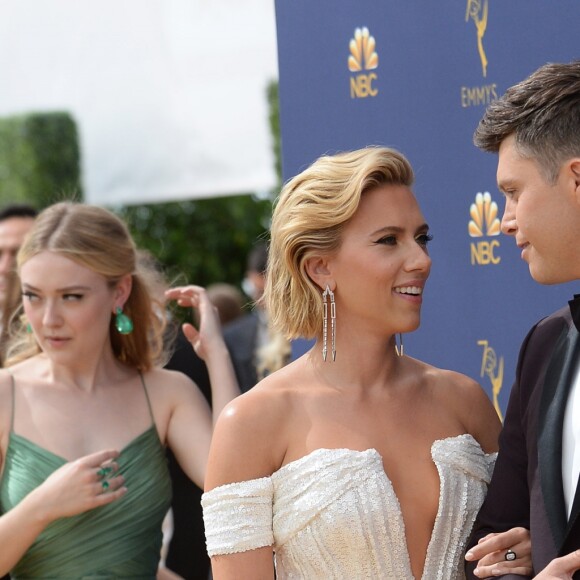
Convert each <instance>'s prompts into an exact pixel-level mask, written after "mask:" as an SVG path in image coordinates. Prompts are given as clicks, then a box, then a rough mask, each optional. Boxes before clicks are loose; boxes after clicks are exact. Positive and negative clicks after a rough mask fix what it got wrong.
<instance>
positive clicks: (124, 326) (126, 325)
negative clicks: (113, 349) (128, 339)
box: [115, 306, 133, 334]
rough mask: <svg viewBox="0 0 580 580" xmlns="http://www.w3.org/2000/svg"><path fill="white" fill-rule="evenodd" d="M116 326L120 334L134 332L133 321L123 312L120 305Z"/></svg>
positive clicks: (116, 315) (116, 316)
mask: <svg viewBox="0 0 580 580" xmlns="http://www.w3.org/2000/svg"><path fill="white" fill-rule="evenodd" d="M115 328H116V329H117V332H118V333H119V334H131V333H132V332H133V321H132V320H131V319H130V318H129V317H128V316H127V315H126V314H123V311H122V310H121V307H120V306H117V313H116V314H115Z"/></svg>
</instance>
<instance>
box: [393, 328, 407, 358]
mask: <svg viewBox="0 0 580 580" xmlns="http://www.w3.org/2000/svg"><path fill="white" fill-rule="evenodd" d="M399 344H400V346H397V337H395V352H396V353H397V356H403V355H404V354H405V347H404V346H403V335H402V334H401V333H400V332H399Z"/></svg>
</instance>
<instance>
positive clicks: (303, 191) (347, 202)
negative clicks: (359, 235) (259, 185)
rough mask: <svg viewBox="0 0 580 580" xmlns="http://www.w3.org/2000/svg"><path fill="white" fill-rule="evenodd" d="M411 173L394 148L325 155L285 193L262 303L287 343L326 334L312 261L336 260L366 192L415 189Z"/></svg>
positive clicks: (274, 231) (274, 224) (275, 226)
mask: <svg viewBox="0 0 580 580" xmlns="http://www.w3.org/2000/svg"><path fill="white" fill-rule="evenodd" d="M413 180H414V175H413V169H412V167H411V165H410V163H409V161H407V159H406V158H405V157H404V156H403V155H402V154H401V153H399V152H398V151H396V150H395V149H390V148H387V147H366V148H364V149H359V150H356V151H350V152H343V153H338V154H336V155H324V156H322V157H320V158H319V159H318V160H317V161H315V162H314V163H313V164H312V165H311V166H310V167H308V168H307V169H306V170H304V171H303V172H302V173H300V174H299V175H297V176H296V177H294V178H293V179H291V180H290V181H289V182H288V183H287V184H286V185H285V186H284V187H283V189H282V191H281V192H280V195H279V197H278V199H277V200H276V205H275V209H274V214H273V216H272V226H271V232H270V249H269V257H268V268H267V280H266V289H265V292H264V297H263V300H264V303H265V305H266V308H267V310H268V313H269V319H270V323H271V324H272V326H273V328H275V329H276V330H278V331H279V332H281V333H282V334H283V335H284V336H286V338H288V339H294V338H299V337H303V338H309V339H311V338H317V337H320V335H321V332H322V323H321V320H322V297H321V291H320V288H319V287H318V286H317V285H316V284H315V283H314V282H313V281H312V280H311V279H310V277H309V276H308V274H307V271H306V263H307V261H308V259H309V258H311V257H313V256H320V255H332V254H333V253H334V252H336V251H337V250H338V248H339V247H340V244H341V235H342V231H343V228H344V226H345V224H346V223H347V222H348V221H349V220H350V218H351V217H352V216H353V215H354V214H355V213H356V211H357V209H358V206H359V203H360V200H361V197H362V196H363V195H364V193H365V192H367V191H369V190H371V189H373V188H375V187H378V186H381V185H405V186H409V187H410V186H411V185H412V184H413Z"/></svg>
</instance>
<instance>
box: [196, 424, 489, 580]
mask: <svg viewBox="0 0 580 580" xmlns="http://www.w3.org/2000/svg"><path fill="white" fill-rule="evenodd" d="M431 457H432V459H433V461H434V463H435V465H436V467H437V470H438V472H439V478H440V493H439V508H438V512H437V517H436V519H435V525H434V527H433V532H432V535H431V540H430V542H429V547H428V549H427V557H426V560H425V568H424V571H423V576H422V579H423V580H456V579H462V578H465V575H464V572H463V553H464V550H465V544H466V542H467V539H468V536H469V533H470V531H471V527H472V526H473V522H474V519H475V516H476V515H477V512H478V510H479V507H480V506H481V503H482V502H483V499H484V497H485V493H486V489H487V484H488V483H489V480H490V478H491V473H492V470H493V465H494V463H495V457H496V454H493V455H486V454H485V453H484V452H483V451H482V449H481V447H480V446H479V444H478V443H477V441H476V440H475V439H474V438H473V437H472V436H471V435H468V434H465V435H460V436H458V437H450V438H447V439H441V440H438V441H435V442H434V443H433V445H432V447H431ZM202 505H203V509H204V521H205V529H206V536H207V547H208V553H209V554H210V556H213V555H217V554H232V553H236V552H243V551H246V550H251V549H255V548H259V547H263V546H269V545H271V546H272V547H273V550H274V551H275V561H276V574H277V578H278V579H279V580H285V579H288V580H290V579H292V580H294V579H309V580H314V579H320V580H322V579H324V580H329V579H347V578H348V579H351V578H369V579H370V578H373V579H374V578H385V579H412V578H413V574H412V572H411V565H410V560H409V554H408V552H407V545H406V542H405V525H404V522H403V517H402V514H401V508H400V505H399V501H398V499H397V496H396V495H395V492H394V490H393V486H392V484H391V482H390V481H389V478H388V477H387V475H386V474H385V471H384V468H383V462H382V458H381V456H380V454H379V453H378V452H377V451H376V450H374V449H368V450H366V451H353V450H349V449H317V450H315V451H313V452H312V453H310V454H308V455H306V456H305V457H302V458H301V459H298V460H296V461H293V462H291V463H288V464H287V465H285V466H283V467H282V468H280V469H279V470H278V471H276V472H275V473H274V474H272V475H271V476H270V477H266V478H261V479H255V480H251V481H244V482H240V483H232V484H227V485H223V486H220V487H218V488H215V489H213V490H211V491H210V492H207V493H205V494H204V495H203V498H202Z"/></svg>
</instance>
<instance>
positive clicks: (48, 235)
mask: <svg viewBox="0 0 580 580" xmlns="http://www.w3.org/2000/svg"><path fill="white" fill-rule="evenodd" d="M47 250H48V251H51V252H55V253H57V254H60V255H62V256H65V257H66V258H69V259H70V260H72V261H74V262H76V263H77V264H80V265H81V266H84V267H85V268H89V269H90V270H92V271H93V272H96V273H97V274H100V275H101V276H103V277H104V278H105V279H106V280H107V283H108V284H109V285H110V286H111V287H113V286H115V284H117V283H118V282H119V280H120V279H121V278H122V277H123V276H125V275H126V274H131V277H132V289H131V293H130V295H129V297H128V299H127V301H126V303H125V305H124V308H123V312H124V314H126V315H127V316H129V318H131V320H132V321H133V332H132V333H131V334H127V335H121V334H119V333H118V332H117V330H116V329H115V326H114V316H113V314H111V323H110V329H109V337H110V340H111V345H112V348H113V353H114V355H115V357H116V358H117V359H118V360H120V361H121V362H123V363H125V364H127V365H129V366H132V367H135V368H137V369H139V370H142V371H145V370H148V369H150V368H151V367H152V366H154V365H155V364H161V363H162V362H164V359H165V352H164V341H163V332H164V329H165V324H166V317H165V315H164V306H163V304H162V302H161V297H162V294H161V289H162V288H163V287H164V281H163V279H162V278H163V277H162V275H161V273H160V271H159V270H158V269H156V268H155V267H154V264H153V263H152V260H151V259H150V257H149V256H145V255H143V256H141V255H140V253H139V252H138V251H137V249H136V247H135V243H134V242H133V239H132V237H131V235H130V233H129V231H128V229H127V226H126V225H125V223H124V222H123V221H122V220H121V219H120V218H118V217H117V216H116V215H115V214H114V213H112V212H110V211H109V210H106V209H104V208H101V207H97V206H90V205H85V204H80V203H73V202H61V203H57V204H54V205H52V206H50V207H48V208H46V209H45V210H44V211H42V212H41V213H40V214H39V216H38V217H37V218H36V221H35V223H34V226H33V227H32V229H31V231H30V232H29V234H28V236H27V238H26V240H25V241H24V244H23V245H22V247H21V248H20V251H19V252H18V257H17V264H18V269H19V270H20V268H21V267H22V265H23V264H24V263H25V262H27V261H28V260H30V258H32V257H34V256H36V255H37V254H40V253H41V252H43V251H47ZM26 322H27V321H26V320H25V319H24V318H22V324H21V328H20V330H19V331H18V333H17V334H16V336H15V337H14V339H13V340H12V341H11V343H10V345H9V348H8V357H7V361H6V363H7V365H11V364H14V363H16V362H18V361H20V360H24V359H26V358H29V357H31V356H34V355H35V354H37V353H38V352H40V347H39V346H38V344H37V342H36V341H35V340H34V337H33V335H31V334H28V333H26V329H25V327H26Z"/></svg>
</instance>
